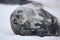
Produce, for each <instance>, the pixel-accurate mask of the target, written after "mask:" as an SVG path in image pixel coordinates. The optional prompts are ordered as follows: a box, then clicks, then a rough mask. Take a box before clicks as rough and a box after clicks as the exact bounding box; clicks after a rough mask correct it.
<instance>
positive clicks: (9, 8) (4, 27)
mask: <svg viewBox="0 0 60 40" xmlns="http://www.w3.org/2000/svg"><path fill="white" fill-rule="evenodd" d="M41 2H42V1H41ZM44 2H45V1H44ZM44 2H42V3H43V4H44ZM49 4H50V3H49ZM49 4H47V5H45V4H44V7H43V8H44V9H45V10H47V11H48V12H50V13H51V14H52V15H55V16H56V17H57V18H58V19H59V20H60V5H58V4H57V5H56V6H55V4H53V3H51V4H53V5H54V6H53V5H49ZM17 7H19V5H5V4H0V40H60V37H53V36H50V37H49V36H46V37H39V36H20V35H15V34H14V33H13V31H12V30H11V26H10V15H11V13H12V12H13V11H14V10H15V9H16V8H17Z"/></svg>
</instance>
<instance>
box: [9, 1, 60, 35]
mask: <svg viewBox="0 0 60 40" xmlns="http://www.w3.org/2000/svg"><path fill="white" fill-rule="evenodd" d="M10 23H11V28H12V30H13V32H14V33H15V34H18V35H38V36H59V35H60V22H59V21H58V19H57V18H56V17H55V16H53V15H52V14H50V13H49V12H47V11H46V10H45V9H43V5H42V4H40V3H37V2H32V3H29V4H25V5H21V6H20V7H18V8H17V9H16V10H14V12H13V13H12V14H11V16H10Z"/></svg>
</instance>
